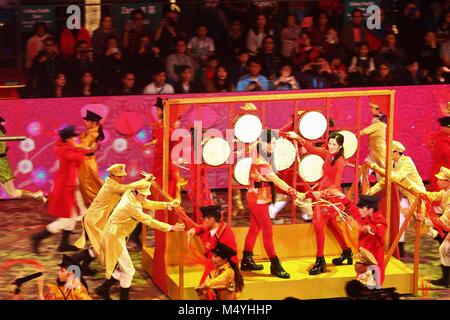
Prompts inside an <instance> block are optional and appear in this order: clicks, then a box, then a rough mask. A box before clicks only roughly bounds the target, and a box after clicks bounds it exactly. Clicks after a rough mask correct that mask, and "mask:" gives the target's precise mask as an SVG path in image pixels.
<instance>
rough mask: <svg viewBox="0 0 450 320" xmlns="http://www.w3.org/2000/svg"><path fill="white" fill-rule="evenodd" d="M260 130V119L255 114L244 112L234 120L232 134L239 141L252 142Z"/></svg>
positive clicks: (256, 138) (257, 136)
mask: <svg viewBox="0 0 450 320" xmlns="http://www.w3.org/2000/svg"><path fill="white" fill-rule="evenodd" d="M261 132H262V123H261V120H259V118H258V117H257V116H255V115H252V114H245V115H243V116H241V117H239V119H238V120H237V121H236V124H235V125H234V134H235V135H236V138H238V139H239V141H241V142H244V143H252V142H255V141H256V140H258V138H259V136H260V135H261Z"/></svg>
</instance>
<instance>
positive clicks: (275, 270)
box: [270, 257, 291, 279]
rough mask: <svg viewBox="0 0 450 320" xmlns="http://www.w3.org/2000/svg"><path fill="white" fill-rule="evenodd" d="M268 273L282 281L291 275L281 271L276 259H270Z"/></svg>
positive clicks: (278, 260) (281, 268) (278, 261)
mask: <svg viewBox="0 0 450 320" xmlns="http://www.w3.org/2000/svg"><path fill="white" fill-rule="evenodd" d="M270 273H271V274H273V275H274V276H276V277H278V278H282V279H289V278H290V277H291V275H290V274H289V273H287V272H286V270H284V269H283V267H282V266H281V263H280V259H278V257H275V258H270Z"/></svg>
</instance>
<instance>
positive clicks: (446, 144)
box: [428, 130, 450, 191]
mask: <svg viewBox="0 0 450 320" xmlns="http://www.w3.org/2000/svg"><path fill="white" fill-rule="evenodd" d="M432 140H433V141H434V146H433V164H432V165H431V172H430V186H429V187H428V189H429V190H430V191H439V187H438V185H437V178H436V177H435V176H434V175H435V174H436V173H438V172H439V170H441V167H446V168H450V136H449V135H448V134H446V133H445V132H444V131H442V130H439V131H438V132H436V133H435V134H434V135H433V137H432Z"/></svg>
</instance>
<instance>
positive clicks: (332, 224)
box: [304, 141, 348, 257]
mask: <svg viewBox="0 0 450 320" xmlns="http://www.w3.org/2000/svg"><path fill="white" fill-rule="evenodd" d="M304 147H305V148H306V150H307V151H308V152H309V153H312V154H317V155H319V156H320V157H322V158H323V159H324V161H325V162H324V164H323V167H322V169H323V177H322V179H321V188H320V189H326V188H330V187H332V186H334V187H336V188H338V189H339V190H341V180H342V174H343V173H344V167H345V160H344V158H343V157H342V156H341V157H339V158H338V159H337V160H336V161H335V163H334V165H332V164H331V163H332V161H333V155H332V154H331V153H330V152H329V151H328V150H326V149H322V148H316V147H314V146H313V145H312V144H311V143H310V142H309V141H305V144H304ZM329 201H330V202H333V203H337V202H339V201H338V200H336V199H333V198H331V199H329ZM336 215H337V212H336V209H334V208H333V207H330V206H322V205H316V206H314V214H313V221H312V223H313V227H314V231H315V234H316V256H317V257H323V249H324V246H325V225H326V226H328V228H329V229H330V231H331V232H332V233H333V235H334V237H335V238H336V240H337V242H338V243H339V245H340V246H341V248H342V249H343V250H344V249H346V248H348V246H347V243H346V242H345V238H344V234H343V233H342V230H341V228H340V227H339V224H338V223H337V221H336Z"/></svg>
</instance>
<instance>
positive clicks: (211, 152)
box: [203, 138, 231, 166]
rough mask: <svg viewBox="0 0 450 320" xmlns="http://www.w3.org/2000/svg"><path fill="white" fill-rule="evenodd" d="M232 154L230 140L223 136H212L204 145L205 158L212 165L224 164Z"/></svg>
mask: <svg viewBox="0 0 450 320" xmlns="http://www.w3.org/2000/svg"><path fill="white" fill-rule="evenodd" d="M230 154H231V148H230V145H229V144H228V142H227V141H226V140H224V139H222V138H212V139H210V140H208V141H207V142H206V143H205V145H204V146H203V160H204V161H205V162H206V163H207V164H209V165H210V166H220V165H222V164H224V163H225V162H226V161H227V160H228V158H229V157H230Z"/></svg>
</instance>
